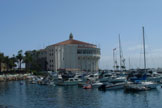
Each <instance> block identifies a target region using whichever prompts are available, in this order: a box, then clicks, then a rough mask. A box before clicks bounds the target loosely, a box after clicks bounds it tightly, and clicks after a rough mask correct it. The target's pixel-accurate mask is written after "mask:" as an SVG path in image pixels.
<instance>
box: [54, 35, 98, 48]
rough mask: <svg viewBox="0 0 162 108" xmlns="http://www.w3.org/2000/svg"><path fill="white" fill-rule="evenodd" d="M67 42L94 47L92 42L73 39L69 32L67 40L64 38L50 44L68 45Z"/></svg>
mask: <svg viewBox="0 0 162 108" xmlns="http://www.w3.org/2000/svg"><path fill="white" fill-rule="evenodd" d="M69 44H76V45H83V46H82V47H93V48H94V47H96V45H94V44H90V43H86V42H82V41H78V40H74V39H73V35H72V33H70V36H69V40H65V41H63V42H59V43H56V44H53V45H51V46H59V45H69ZM84 45H85V46H84Z"/></svg>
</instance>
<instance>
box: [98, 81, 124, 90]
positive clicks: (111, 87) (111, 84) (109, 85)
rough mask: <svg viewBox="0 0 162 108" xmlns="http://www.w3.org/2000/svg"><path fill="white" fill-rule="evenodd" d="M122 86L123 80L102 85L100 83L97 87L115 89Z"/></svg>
mask: <svg viewBox="0 0 162 108" xmlns="http://www.w3.org/2000/svg"><path fill="white" fill-rule="evenodd" d="M124 86H125V83H124V82H122V83H115V84H113V83H108V84H103V85H101V86H100V87H99V88H98V89H99V90H104V91H105V90H115V89H122V88H124Z"/></svg>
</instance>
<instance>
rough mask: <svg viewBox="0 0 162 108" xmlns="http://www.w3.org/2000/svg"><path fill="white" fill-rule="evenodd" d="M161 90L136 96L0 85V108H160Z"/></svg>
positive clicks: (83, 90) (75, 89)
mask: <svg viewBox="0 0 162 108" xmlns="http://www.w3.org/2000/svg"><path fill="white" fill-rule="evenodd" d="M161 92H162V90H161V88H158V89H155V90H152V91H144V92H138V93H127V92H124V91H123V90H115V91H114V90H111V91H106V92H101V91H98V90H97V89H90V90H85V89H82V88H78V87H53V86H41V85H35V84H34V85H33V84H28V83H25V82H24V83H23V85H20V83H19V82H17V81H15V82H7V83H2V82H1V83H0V108H153V107H154V108H155V107H156V108H161V106H162V103H161V101H162V99H161V98H160V97H161V96H162V93H161Z"/></svg>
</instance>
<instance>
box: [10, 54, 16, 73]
mask: <svg viewBox="0 0 162 108" xmlns="http://www.w3.org/2000/svg"><path fill="white" fill-rule="evenodd" d="M16 62H17V60H16V57H15V55H13V56H12V57H11V58H10V59H9V69H11V70H13V68H15V67H16V66H17V65H16Z"/></svg>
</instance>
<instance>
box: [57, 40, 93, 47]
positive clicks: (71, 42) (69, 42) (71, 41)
mask: <svg viewBox="0 0 162 108" xmlns="http://www.w3.org/2000/svg"><path fill="white" fill-rule="evenodd" d="M68 44H82V45H92V46H95V45H93V44H89V43H86V42H82V41H78V40H66V41H63V42H59V43H56V44H54V45H55V46H56V45H68Z"/></svg>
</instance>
